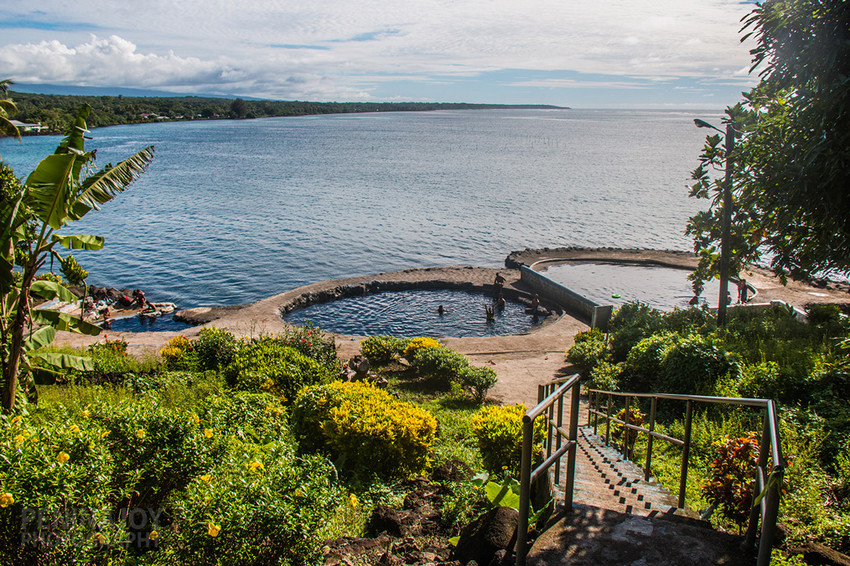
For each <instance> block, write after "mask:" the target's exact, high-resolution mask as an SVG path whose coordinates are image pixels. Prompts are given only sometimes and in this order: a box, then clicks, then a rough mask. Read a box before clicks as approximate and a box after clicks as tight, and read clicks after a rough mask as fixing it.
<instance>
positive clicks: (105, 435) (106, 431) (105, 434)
mask: <svg viewBox="0 0 850 566" xmlns="http://www.w3.org/2000/svg"><path fill="white" fill-rule="evenodd" d="M107 436H109V431H108V430H104V431H103V432H101V433H100V438H106V437H107Z"/></svg>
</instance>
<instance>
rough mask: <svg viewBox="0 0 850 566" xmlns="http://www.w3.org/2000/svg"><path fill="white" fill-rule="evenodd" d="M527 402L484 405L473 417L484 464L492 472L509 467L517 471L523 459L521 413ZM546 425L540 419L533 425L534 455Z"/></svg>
mask: <svg viewBox="0 0 850 566" xmlns="http://www.w3.org/2000/svg"><path fill="white" fill-rule="evenodd" d="M526 410H527V409H526V406H525V405H524V404H518V405H506V406H501V405H493V406H490V407H484V408H483V409H481V410H480V411H478V412H477V413H476V414H475V415H474V416H473V417H472V433H473V434H474V435H475V438H476V439H477V440H478V449H479V450H480V451H481V459H482V460H483V462H484V468H485V469H486V470H487V471H489V472H490V473H492V474H499V473H502V472H503V471H507V473H508V474H511V475H514V476H516V475H518V474H519V473H520V465H521V463H522V417H523V416H524V415H525V412H526ZM544 429H545V425H544V423H543V421H542V420H537V421H536V422H535V427H534V447H533V454H532V457H536V456H538V455H539V454H540V453H541V451H542V447H541V446H540V443H541V441H542V440H543V432H544Z"/></svg>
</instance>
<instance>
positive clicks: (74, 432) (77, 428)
mask: <svg viewBox="0 0 850 566" xmlns="http://www.w3.org/2000/svg"><path fill="white" fill-rule="evenodd" d="M68 432H70V433H71V434H77V433H78V432H80V427H78V426H77V425H73V426H72V427H71V428H69V429H68Z"/></svg>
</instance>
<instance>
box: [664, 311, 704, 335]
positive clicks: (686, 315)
mask: <svg viewBox="0 0 850 566" xmlns="http://www.w3.org/2000/svg"><path fill="white" fill-rule="evenodd" d="M664 327H665V328H666V329H667V330H670V331H671V332H676V333H678V334H692V333H695V334H702V335H706V334H709V333H711V332H712V331H713V330H715V329H716V328H717V317H716V316H715V315H714V313H713V312H711V311H710V310H709V309H708V305H703V306H702V307H701V308H687V309H680V308H678V307H676V308H674V309H673V310H672V311H671V312H668V313H665V314H664Z"/></svg>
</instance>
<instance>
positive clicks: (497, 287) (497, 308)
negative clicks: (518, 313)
mask: <svg viewBox="0 0 850 566" xmlns="http://www.w3.org/2000/svg"><path fill="white" fill-rule="evenodd" d="M506 282H507V279H505V278H504V276H503V275H502V274H501V273H496V279H495V280H494V281H493V289H494V292H493V302H492V303H491V304H488V305H485V306H484V315H485V317H486V318H487V320H488V321H492V320H495V319H496V313H497V312H501V311H503V310H505V307H506V306H507V305H508V302H507V300H505V295H504V293H503V289H504V287H505V283H506ZM539 309H540V297H539V296H537V294H536V293H535V295H534V298H533V299H532V302H531V308H528V309H526V311H525V312H527V313H530V314H532V315H534V316H535V318H536V317H537V315H538V310H539ZM447 312H449V311H448V309H446V308H445V307H443V305H440V306H438V307H437V314H439V315H443V314H445V313H447Z"/></svg>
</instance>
